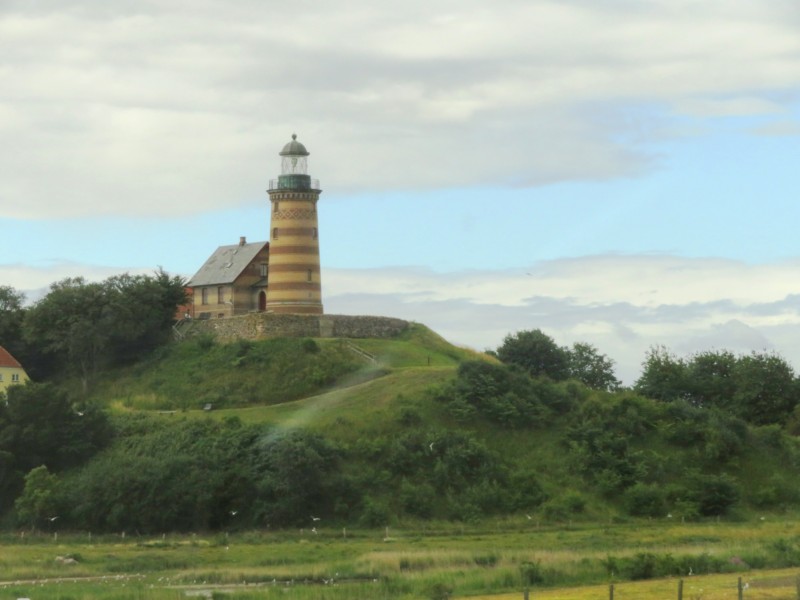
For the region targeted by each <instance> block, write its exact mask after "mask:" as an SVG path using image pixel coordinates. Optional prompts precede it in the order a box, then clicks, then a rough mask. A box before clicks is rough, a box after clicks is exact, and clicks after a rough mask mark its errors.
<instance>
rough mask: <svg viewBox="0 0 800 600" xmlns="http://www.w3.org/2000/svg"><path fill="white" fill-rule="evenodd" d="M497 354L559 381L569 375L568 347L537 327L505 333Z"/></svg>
mask: <svg viewBox="0 0 800 600" xmlns="http://www.w3.org/2000/svg"><path fill="white" fill-rule="evenodd" d="M497 357H498V358H499V359H500V360H501V361H503V362H504V363H507V364H512V365H517V366H519V367H522V368H523V369H524V370H526V371H527V372H528V373H530V374H531V375H532V376H534V377H549V378H550V379H553V380H554V381H562V380H564V379H567V378H568V377H569V373H570V367H569V360H570V358H569V350H568V349H566V348H562V347H560V346H558V345H557V344H556V343H555V341H554V340H553V338H551V337H550V336H549V335H547V334H545V333H543V332H542V330H541V329H534V330H532V331H519V332H517V333H516V334H515V335H513V336H512V335H511V334H509V335H507V336H506V337H505V338H504V339H503V343H502V345H501V346H500V347H498V348H497Z"/></svg>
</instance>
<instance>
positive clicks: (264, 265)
mask: <svg viewBox="0 0 800 600" xmlns="http://www.w3.org/2000/svg"><path fill="white" fill-rule="evenodd" d="M259 268H260V269H261V271H260V274H261V277H266V276H267V263H261V264H260V265H259Z"/></svg>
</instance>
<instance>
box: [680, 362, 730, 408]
mask: <svg viewBox="0 0 800 600" xmlns="http://www.w3.org/2000/svg"><path fill="white" fill-rule="evenodd" d="M737 362H738V361H737V359H736V357H735V356H734V355H733V353H731V352H728V351H727V350H722V351H719V352H701V353H699V354H695V355H694V356H692V357H691V359H690V360H689V362H688V364H687V365H686V392H687V395H688V399H689V402H691V403H692V404H694V405H695V406H702V407H705V408H710V407H718V408H722V409H730V408H731V405H732V401H733V395H734V393H735V391H736V386H737V384H736V378H735V370H736V364H737Z"/></svg>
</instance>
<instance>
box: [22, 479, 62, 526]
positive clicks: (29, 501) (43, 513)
mask: <svg viewBox="0 0 800 600" xmlns="http://www.w3.org/2000/svg"><path fill="white" fill-rule="evenodd" d="M14 508H15V509H16V511H17V518H18V519H19V520H20V521H21V522H23V523H27V524H29V525H30V526H31V527H36V526H37V525H43V524H44V523H45V522H46V521H47V520H53V519H56V518H58V478H57V477H56V476H55V475H53V474H51V473H50V472H49V471H48V470H47V467H45V466H44V465H42V466H40V467H36V468H35V469H32V470H31V471H30V472H29V473H28V474H27V475H26V476H25V489H24V490H23V492H22V495H21V496H20V497H19V498H17V500H16V502H14Z"/></svg>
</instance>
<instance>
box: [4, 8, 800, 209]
mask: <svg viewBox="0 0 800 600" xmlns="http://www.w3.org/2000/svg"><path fill="white" fill-rule="evenodd" d="M487 6H488V5H486V4H485V3H484V2H478V1H476V0H470V1H464V2H458V3H455V2H451V1H449V0H408V1H407V2H404V3H403V5H402V10H398V8H397V7H395V6H392V5H391V4H376V3H374V2H367V1H366V0H354V1H352V2H349V3H347V5H346V7H343V6H341V5H339V4H337V3H330V4H324V3H316V2H295V3H294V4H292V5H291V7H287V5H286V4H285V3H278V2H274V1H272V2H270V1H267V2H254V1H253V2H251V1H240V2H235V3H222V2H217V1H210V0H207V1H198V2H193V3H192V10H191V11H187V10H185V5H184V4H183V3H179V2H176V1H174V0H173V1H168V0H167V1H161V2H150V3H145V2H136V3H133V2H131V3H125V2H115V3H113V4H110V3H107V2H97V1H93V0H92V1H90V0H83V1H79V2H71V3H69V5H65V4H64V3H58V2H40V3H36V4H31V3H26V2H5V3H4V6H3V8H2V9H0V56H2V57H3V58H2V64H1V65H0V89H2V90H3V91H2V93H0V137H2V139H3V140H13V143H3V144H1V145H0V164H2V165H3V173H2V175H3V176H2V177H1V178H0V216H3V217H18V218H35V217H42V216H65V215H85V214H148V215H154V214H173V215H174V214H181V213H183V212H186V211H200V210H204V209H208V208H209V207H211V206H215V205H217V204H218V203H219V202H221V201H225V202H227V203H229V204H234V203H237V202H243V201H245V200H247V199H249V198H252V197H253V195H254V194H257V193H259V192H260V190H263V189H264V187H265V185H266V182H267V180H268V179H269V178H270V177H272V176H274V175H275V171H276V170H277V165H278V161H277V157H276V153H277V151H278V150H279V149H280V146H281V144H282V143H283V141H284V140H286V139H288V136H289V134H290V133H291V130H292V129H294V128H296V129H298V133H299V134H300V139H301V140H303V141H305V142H307V143H308V144H309V149H310V150H311V152H312V156H311V169H312V172H313V173H314V174H315V175H318V176H321V177H322V178H323V179H324V181H325V182H326V184H327V185H328V186H331V187H333V188H335V189H338V190H358V189H365V188H366V189H376V188H380V189H382V188H386V187H406V188H420V187H431V186H452V187H459V186H468V185H472V184H475V183H492V184H496V185H497V184H499V185H504V184H505V185H537V184H542V183H548V182H553V181H561V180H581V179H584V180H585V179H607V178H612V177H620V176H627V175H632V174H637V173H640V172H642V171H643V170H644V169H648V168H652V165H653V161H654V157H653V156H651V155H650V154H649V153H648V151H646V150H645V146H646V144H647V142H649V141H653V140H654V139H657V136H658V135H660V134H659V131H661V130H662V129H664V122H663V119H664V118H667V120H669V117H670V116H674V115H679V114H691V115H694V116H697V115H701V116H709V115H711V116H715V115H731V114H736V115H738V114H763V113H765V112H769V113H774V112H777V113H781V112H782V111H785V110H786V108H787V106H788V105H789V103H790V102H791V101H792V100H791V94H783V95H781V94H776V92H785V91H792V90H796V89H797V85H798V79H797V73H798V70H799V69H800V64H799V63H800V58H798V57H800V53H798V50H799V49H800V36H799V35H798V28H799V27H798V25H799V23H798V18H797V10H796V8H795V7H794V5H793V4H792V3H791V2H784V1H780V0H776V1H774V2H769V3H766V2H765V3H753V2H749V1H746V0H727V1H725V2H723V1H721V0H719V1H711V2H706V3H702V4H697V3H694V2H692V3H687V2H674V1H671V2H668V1H666V0H653V1H651V2H646V3H641V2H630V1H625V0H616V1H611V2H604V3H601V4H599V3H594V2H583V1H572V2H555V1H544V0H539V1H536V2H522V1H519V0H501V1H498V2H494V3H492V4H491V8H487ZM287 10H288V11H289V12H290V14H287ZM630 107H637V110H638V113H637V114H639V115H640V117H639V118H637V119H630V118H628V116H627V112H626V111H627V110H628V109H629V108H630ZM656 114H658V118H655V115H656ZM666 129H669V128H668V127H667V128H666ZM254 190H258V192H254Z"/></svg>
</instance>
